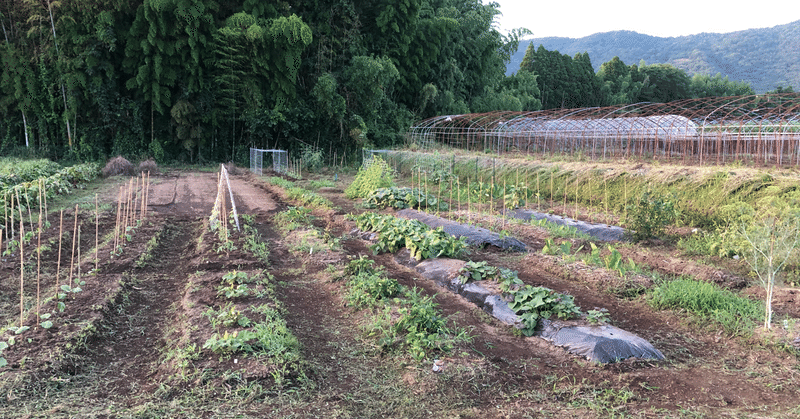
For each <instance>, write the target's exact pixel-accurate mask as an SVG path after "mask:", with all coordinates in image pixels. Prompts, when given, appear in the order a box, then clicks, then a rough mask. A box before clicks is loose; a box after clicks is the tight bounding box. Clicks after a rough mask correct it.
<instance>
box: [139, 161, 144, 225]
mask: <svg viewBox="0 0 800 419" xmlns="http://www.w3.org/2000/svg"><path fill="white" fill-rule="evenodd" d="M145 191H146V189H145V185H144V172H142V198H141V199H139V219H140V220H144V194H145Z"/></svg>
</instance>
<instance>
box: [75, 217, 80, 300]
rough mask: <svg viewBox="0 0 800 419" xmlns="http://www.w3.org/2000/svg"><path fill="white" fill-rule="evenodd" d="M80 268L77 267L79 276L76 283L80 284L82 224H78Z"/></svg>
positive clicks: (78, 260) (78, 259)
mask: <svg viewBox="0 0 800 419" xmlns="http://www.w3.org/2000/svg"><path fill="white" fill-rule="evenodd" d="M77 262H78V268H77V269H76V270H77V272H78V277H77V279H76V280H75V283H76V284H78V285H79V286H80V284H81V226H80V225H79V226H78V258H77Z"/></svg>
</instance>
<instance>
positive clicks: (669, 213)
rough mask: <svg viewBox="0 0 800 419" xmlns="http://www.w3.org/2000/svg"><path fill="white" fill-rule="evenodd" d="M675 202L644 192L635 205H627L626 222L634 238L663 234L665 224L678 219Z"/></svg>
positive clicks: (640, 238) (642, 238)
mask: <svg viewBox="0 0 800 419" xmlns="http://www.w3.org/2000/svg"><path fill="white" fill-rule="evenodd" d="M679 215H680V214H679V212H678V210H677V208H675V204H674V203H673V202H672V201H670V200H667V199H663V198H660V197H655V196H653V195H652V193H650V192H645V193H643V194H642V196H641V197H640V198H639V202H637V203H636V204H635V205H629V206H628V222H629V225H630V229H631V230H633V233H632V237H633V239H634V240H644V239H647V238H650V237H657V236H660V235H662V234H664V229H665V228H666V226H668V225H670V224H672V223H673V222H675V220H677V219H678V216H679Z"/></svg>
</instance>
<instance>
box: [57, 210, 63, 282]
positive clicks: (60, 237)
mask: <svg viewBox="0 0 800 419" xmlns="http://www.w3.org/2000/svg"><path fill="white" fill-rule="evenodd" d="M63 239H64V210H63V209H62V210H61V217H60V221H59V222H58V262H57V263H56V288H58V280H59V276H60V275H61V243H62V242H63V241H64V240H63ZM56 294H58V290H56Z"/></svg>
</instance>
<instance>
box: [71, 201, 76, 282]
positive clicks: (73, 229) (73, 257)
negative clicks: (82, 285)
mask: <svg viewBox="0 0 800 419" xmlns="http://www.w3.org/2000/svg"><path fill="white" fill-rule="evenodd" d="M77 238H78V204H75V225H74V226H73V228H72V256H70V260H69V287H70V288H72V272H73V268H74V266H75V240H76V239H77Z"/></svg>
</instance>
